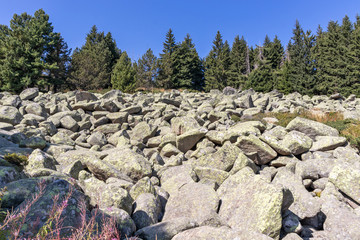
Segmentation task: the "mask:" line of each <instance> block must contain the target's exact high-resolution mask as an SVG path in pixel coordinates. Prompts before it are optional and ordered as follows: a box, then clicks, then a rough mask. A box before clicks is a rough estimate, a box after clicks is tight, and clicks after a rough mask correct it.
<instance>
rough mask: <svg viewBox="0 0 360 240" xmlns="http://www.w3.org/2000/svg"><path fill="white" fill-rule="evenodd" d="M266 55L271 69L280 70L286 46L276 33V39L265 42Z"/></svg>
mask: <svg viewBox="0 0 360 240" xmlns="http://www.w3.org/2000/svg"><path fill="white" fill-rule="evenodd" d="M264 57H265V58H266V61H267V62H268V64H270V67H271V69H273V70H278V69H279V68H280V65H281V63H282V61H283V58H284V48H283V46H282V44H281V42H280V40H279V39H278V37H277V36H276V35H275V38H274V41H273V42H269V43H267V44H264Z"/></svg>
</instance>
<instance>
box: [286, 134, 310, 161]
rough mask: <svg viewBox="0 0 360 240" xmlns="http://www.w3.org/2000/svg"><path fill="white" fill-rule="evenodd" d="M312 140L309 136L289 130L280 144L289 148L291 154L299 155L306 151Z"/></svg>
mask: <svg viewBox="0 0 360 240" xmlns="http://www.w3.org/2000/svg"><path fill="white" fill-rule="evenodd" d="M312 143H313V141H312V140H311V138H310V137H308V136H306V135H305V134H303V133H301V132H298V131H291V132H289V133H288V134H286V136H285V137H284V139H283V140H282V142H281V144H282V145H283V146H284V147H285V148H287V149H289V150H290V151H291V153H292V154H294V155H299V154H301V153H304V152H306V151H308V150H309V149H310V148H311V146H312Z"/></svg>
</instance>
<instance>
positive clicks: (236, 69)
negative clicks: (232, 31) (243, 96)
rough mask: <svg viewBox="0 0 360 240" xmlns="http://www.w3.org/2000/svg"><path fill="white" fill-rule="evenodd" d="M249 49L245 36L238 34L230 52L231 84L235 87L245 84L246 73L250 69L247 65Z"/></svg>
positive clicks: (229, 82)
mask: <svg viewBox="0 0 360 240" xmlns="http://www.w3.org/2000/svg"><path fill="white" fill-rule="evenodd" d="M248 51H249V50H248V47H247V43H246V41H245V39H244V37H241V39H240V38H239V36H236V37H235V39H234V43H233V45H232V48H231V52H230V60H231V65H230V68H229V70H230V72H229V79H228V85H229V86H231V87H235V88H239V87H244V86H245V82H246V74H247V73H248V71H249V70H250V69H249V66H248V65H247V64H248V63H247V61H248V60H247V58H248Z"/></svg>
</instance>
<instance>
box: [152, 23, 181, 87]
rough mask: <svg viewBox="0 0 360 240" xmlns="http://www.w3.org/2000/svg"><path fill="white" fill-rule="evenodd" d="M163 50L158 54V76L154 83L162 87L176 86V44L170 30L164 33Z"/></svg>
mask: <svg viewBox="0 0 360 240" xmlns="http://www.w3.org/2000/svg"><path fill="white" fill-rule="evenodd" d="M163 46H164V48H163V52H162V54H160V59H159V62H158V64H159V76H158V78H157V80H156V85H157V86H158V87H163V88H167V89H169V88H173V87H174V86H177V83H176V81H177V79H176V75H177V71H178V69H176V68H175V65H176V61H178V58H177V54H176V52H175V51H176V49H177V48H178V45H176V43H175V36H174V34H173V32H172V30H171V28H170V29H169V31H168V32H167V34H166V40H165V42H164V43H163Z"/></svg>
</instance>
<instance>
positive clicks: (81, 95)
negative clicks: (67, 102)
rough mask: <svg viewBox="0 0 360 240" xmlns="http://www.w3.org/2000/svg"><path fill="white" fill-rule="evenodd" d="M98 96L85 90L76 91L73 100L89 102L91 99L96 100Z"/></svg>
mask: <svg viewBox="0 0 360 240" xmlns="http://www.w3.org/2000/svg"><path fill="white" fill-rule="evenodd" d="M97 100H98V98H97V97H96V96H95V94H93V93H90V92H86V91H78V92H76V94H75V101H76V102H81V101H85V102H91V101H97Z"/></svg>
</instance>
